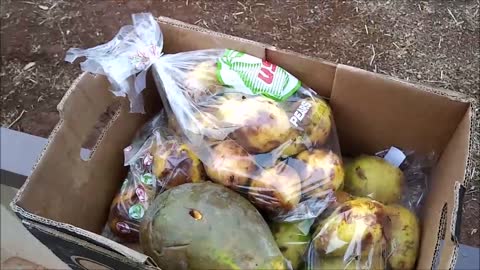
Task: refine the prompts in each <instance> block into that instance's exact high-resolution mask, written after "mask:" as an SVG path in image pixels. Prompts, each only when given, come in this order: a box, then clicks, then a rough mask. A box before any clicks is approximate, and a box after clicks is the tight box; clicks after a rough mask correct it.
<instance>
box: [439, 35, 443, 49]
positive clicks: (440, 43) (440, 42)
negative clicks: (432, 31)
mask: <svg viewBox="0 0 480 270" xmlns="http://www.w3.org/2000/svg"><path fill="white" fill-rule="evenodd" d="M442 40H443V38H442V37H440V40H439V41H438V48H439V49H440V48H442V46H441V45H442Z"/></svg>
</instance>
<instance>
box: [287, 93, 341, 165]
mask: <svg viewBox="0 0 480 270" xmlns="http://www.w3.org/2000/svg"><path fill="white" fill-rule="evenodd" d="M294 108H295V111H294V112H293V115H292V116H291V117H290V123H291V125H292V127H293V129H294V130H295V132H292V134H293V136H292V138H291V144H290V145H288V146H287V147H286V148H285V149H284V150H283V152H282V153H283V156H292V155H295V154H298V153H300V152H301V151H303V150H305V149H306V148H307V146H310V145H322V144H324V143H325V142H326V141H327V139H328V136H329V135H330V132H331V130H332V119H333V116H332V110H331V109H330V106H329V105H328V104H327V102H325V101H324V100H323V99H320V98H314V97H309V98H306V99H302V100H300V101H298V102H296V103H295V105H294ZM302 134H305V136H302Z"/></svg>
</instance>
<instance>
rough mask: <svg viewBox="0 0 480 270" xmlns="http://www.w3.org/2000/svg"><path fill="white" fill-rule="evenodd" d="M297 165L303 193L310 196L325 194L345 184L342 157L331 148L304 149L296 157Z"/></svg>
mask: <svg viewBox="0 0 480 270" xmlns="http://www.w3.org/2000/svg"><path fill="white" fill-rule="evenodd" d="M296 158H297V159H298V160H299V161H300V162H295V167H298V168H296V169H297V170H298V171H299V174H300V179H301V180H302V193H303V194H304V195H308V196H319V197H321V196H324V195H325V194H326V193H329V192H332V191H335V190H338V189H340V188H341V187H342V185H343V177H344V172H343V166H342V161H341V159H340V158H339V157H338V156H337V155H336V154H335V153H333V152H332V151H330V150H319V149H315V150H313V151H308V150H306V151H303V152H301V153H300V154H298V155H297V157H296Z"/></svg>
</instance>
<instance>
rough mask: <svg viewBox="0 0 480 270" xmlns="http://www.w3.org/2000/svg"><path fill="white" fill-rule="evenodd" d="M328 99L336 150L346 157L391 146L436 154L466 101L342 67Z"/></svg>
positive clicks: (450, 132)
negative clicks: (339, 150) (336, 137)
mask: <svg viewBox="0 0 480 270" xmlns="http://www.w3.org/2000/svg"><path fill="white" fill-rule="evenodd" d="M330 102H331V105H332V107H333V112H334V116H335V123H336V125H337V131H338V134H339V136H340V138H339V139H340V144H341V146H342V152H344V153H348V154H352V155H356V154H360V153H375V152H376V151H379V150H382V149H386V148H388V147H390V146H391V145H392V144H393V145H395V146H397V147H402V148H404V149H415V150H416V151H418V152H420V153H430V152H432V151H434V152H435V153H437V154H440V153H441V152H442V151H443V148H444V147H445V145H446V144H447V143H448V141H449V140H450V137H451V136H452V134H453V132H454V131H455V129H456V128H457V125H458V123H459V122H460V121H461V119H462V117H463V116H464V115H465V112H466V110H467V108H468V103H466V102H461V101H456V100H453V99H450V98H448V97H446V96H441V95H438V94H432V93H431V92H427V91H424V90H422V89H420V88H419V87H417V86H415V85H412V84H408V83H405V82H401V81H396V80H392V79H391V78H387V77H384V76H381V75H379V74H375V73H371V72H368V71H365V70H361V69H357V68H354V67H349V66H344V65H339V66H338V67H337V71H336V75H335V80H334V85H333V90H332V95H331V100H330ZM405 104H408V106H405Z"/></svg>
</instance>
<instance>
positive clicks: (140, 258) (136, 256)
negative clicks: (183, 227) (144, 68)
mask: <svg viewBox="0 0 480 270" xmlns="http://www.w3.org/2000/svg"><path fill="white" fill-rule="evenodd" d="M85 76H87V73H86V72H85V73H82V74H81V75H80V76H79V77H78V78H77V79H75V81H74V82H73V83H72V85H71V86H70V88H69V89H68V90H67V92H66V93H65V95H64V96H63V98H62V100H61V101H60V103H59V104H58V106H57V109H58V111H59V112H60V114H62V111H63V105H64V104H65V102H66V100H67V99H68V97H69V96H70V94H71V93H72V92H73V91H74V90H75V88H76V85H77V84H78V83H79V82H80V81H81V80H82V79H83V78H84V77H85ZM115 115H116V116H118V112H117V113H116V114H115ZM115 118H116V117H115V116H114V117H113V118H112V120H111V121H110V122H109V123H108V124H107V127H106V128H105V129H104V130H103V132H102V134H101V135H100V140H99V141H101V138H103V136H104V135H105V133H106V132H107V131H108V126H109V125H111V123H112V122H113V120H114V119H115ZM62 125H63V120H62V118H61V117H60V121H59V122H58V123H57V125H56V126H55V128H54V129H53V130H52V133H51V134H50V136H49V137H48V140H47V144H46V145H45V147H44V148H43V150H42V153H41V154H40V156H39V158H38V159H37V162H36V163H35V165H34V166H33V168H32V171H33V170H35V168H36V167H37V165H38V164H39V162H40V161H41V160H42V159H43V157H44V155H45V153H46V150H47V149H48V147H49V146H50V143H51V142H52V139H53V137H54V136H55V134H56V133H57V131H58V130H59V129H60V128H61V127H62ZM97 145H98V143H97V144H96V145H95V147H96V146H97ZM95 147H94V149H93V151H92V153H94V152H95ZM29 181H30V177H27V180H26V181H25V183H24V185H23V186H22V187H21V188H20V189H19V191H18V192H17V194H16V196H15V198H14V199H13V201H12V202H11V203H10V207H11V208H12V210H13V211H14V212H15V213H17V214H19V215H20V216H22V217H24V218H26V219H30V220H34V221H38V222H40V223H43V224H47V225H50V226H53V227H57V228H61V229H65V230H68V231H70V232H74V233H76V234H79V235H82V236H84V237H88V238H90V239H93V240H94V241H97V242H98V243H102V244H104V245H106V246H108V247H110V248H112V249H113V250H115V251H117V252H118V253H120V254H122V255H124V256H125V257H127V258H129V259H131V260H134V261H136V262H141V263H149V262H150V261H151V260H149V257H148V256H146V255H144V254H142V253H140V252H137V251H135V250H133V249H130V248H128V247H126V246H124V245H121V244H119V243H117V242H115V241H112V240H110V239H108V238H106V237H103V236H100V235H98V234H95V233H92V232H90V231H87V230H83V229H80V228H78V227H75V226H73V225H71V224H66V223H62V222H57V221H54V220H51V219H47V218H44V217H41V216H38V215H35V214H33V213H30V212H27V211H25V209H23V208H22V207H20V206H19V205H18V204H17V203H18V201H19V200H20V197H21V196H22V194H23V191H24V189H25V187H26V186H27V185H28V183H29Z"/></svg>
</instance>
